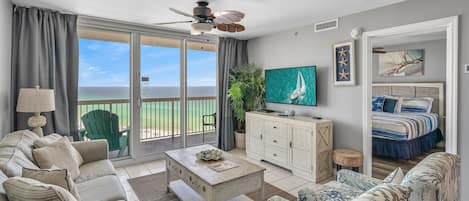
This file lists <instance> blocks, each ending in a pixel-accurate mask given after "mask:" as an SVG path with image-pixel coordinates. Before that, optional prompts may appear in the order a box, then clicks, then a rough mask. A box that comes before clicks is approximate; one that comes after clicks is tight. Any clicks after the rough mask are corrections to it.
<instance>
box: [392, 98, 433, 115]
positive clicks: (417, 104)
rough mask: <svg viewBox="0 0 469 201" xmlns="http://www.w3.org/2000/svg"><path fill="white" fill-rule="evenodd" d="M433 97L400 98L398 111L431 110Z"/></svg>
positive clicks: (427, 111) (428, 111) (424, 111)
mask: <svg viewBox="0 0 469 201" xmlns="http://www.w3.org/2000/svg"><path fill="white" fill-rule="evenodd" d="M432 104H433V98H427V97H422V98H402V100H401V105H400V112H423V113H430V112H431V111H432Z"/></svg>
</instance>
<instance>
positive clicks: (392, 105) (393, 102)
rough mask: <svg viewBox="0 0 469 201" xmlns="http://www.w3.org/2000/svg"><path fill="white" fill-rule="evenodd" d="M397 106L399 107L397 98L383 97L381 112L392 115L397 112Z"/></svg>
mask: <svg viewBox="0 0 469 201" xmlns="http://www.w3.org/2000/svg"><path fill="white" fill-rule="evenodd" d="M398 106H399V98H397V97H391V96H385V97H384V106H383V112H389V113H394V112H396V111H397V109H398Z"/></svg>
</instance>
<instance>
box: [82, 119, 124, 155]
mask: <svg viewBox="0 0 469 201" xmlns="http://www.w3.org/2000/svg"><path fill="white" fill-rule="evenodd" d="M81 120H82V122H83V125H84V126H85V130H83V131H81V132H80V135H81V136H82V137H87V138H89V139H92V140H96V139H106V140H107V142H108V144H109V151H115V150H119V156H121V155H122V154H123V153H124V151H125V149H126V148H127V145H128V138H129V137H128V135H129V129H126V130H122V131H119V117H118V116H117V115H116V114H113V113H111V112H109V111H105V110H93V111H91V112H88V113H86V114H85V115H83V116H82V117H81ZM124 133H126V134H127V135H124Z"/></svg>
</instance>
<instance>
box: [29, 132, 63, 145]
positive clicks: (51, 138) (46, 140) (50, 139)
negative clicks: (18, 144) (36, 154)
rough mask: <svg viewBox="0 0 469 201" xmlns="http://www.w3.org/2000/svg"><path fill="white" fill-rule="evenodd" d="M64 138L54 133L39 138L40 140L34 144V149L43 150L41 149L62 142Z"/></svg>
mask: <svg viewBox="0 0 469 201" xmlns="http://www.w3.org/2000/svg"><path fill="white" fill-rule="evenodd" d="M62 137H63V136H61V135H59V134H56V133H52V134H49V135H46V136H44V137H42V138H39V139H36V140H35V141H34V142H33V144H34V148H41V147H45V146H47V145H49V144H52V143H54V142H57V140H60V139H62Z"/></svg>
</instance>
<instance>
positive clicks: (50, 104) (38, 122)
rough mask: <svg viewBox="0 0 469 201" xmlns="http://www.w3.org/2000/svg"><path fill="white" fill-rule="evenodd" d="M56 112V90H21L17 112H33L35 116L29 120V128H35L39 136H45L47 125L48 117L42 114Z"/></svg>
mask: <svg viewBox="0 0 469 201" xmlns="http://www.w3.org/2000/svg"><path fill="white" fill-rule="evenodd" d="M54 110H55V98H54V90H52V89H40V88H39V86H36V88H21V89H20V93H19V95H18V103H17V105H16V111H17V112H31V113H34V115H33V116H31V117H29V119H28V126H30V127H31V128H33V132H35V133H36V134H37V135H39V136H41V137H42V136H44V133H43V132H42V127H43V126H44V125H46V123H47V121H46V117H45V116H42V115H41V112H51V111H54Z"/></svg>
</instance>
